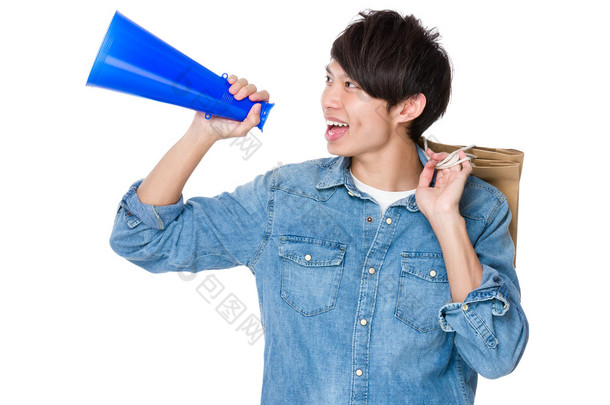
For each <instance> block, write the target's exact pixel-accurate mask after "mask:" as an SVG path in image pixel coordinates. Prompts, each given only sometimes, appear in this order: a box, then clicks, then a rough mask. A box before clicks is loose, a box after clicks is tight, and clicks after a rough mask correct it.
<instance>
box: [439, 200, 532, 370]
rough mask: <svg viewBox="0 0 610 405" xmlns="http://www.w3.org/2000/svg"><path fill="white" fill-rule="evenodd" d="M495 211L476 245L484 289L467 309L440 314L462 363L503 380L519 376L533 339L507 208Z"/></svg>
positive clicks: (450, 307) (460, 306)
mask: <svg viewBox="0 0 610 405" xmlns="http://www.w3.org/2000/svg"><path fill="white" fill-rule="evenodd" d="M496 211H497V212H496V214H495V215H492V219H491V220H490V222H489V224H488V226H487V228H486V229H485V231H484V232H483V234H482V235H481V236H480V237H479V239H478V240H477V242H476V243H475V245H474V249H475V252H476V253H477V255H478V257H479V261H480V262H481V265H482V266H483V276H482V279H481V284H480V286H479V287H478V288H476V289H475V290H473V291H471V292H470V293H469V294H468V296H467V297H466V299H465V300H464V302H463V303H449V304H446V305H444V306H443V307H442V308H441V309H440V311H439V321H440V324H441V327H442V329H443V330H444V331H445V332H455V345H456V346H457V348H458V351H459V353H460V355H461V356H462V358H463V359H464V360H465V361H466V362H467V363H468V364H469V365H470V366H471V367H472V368H473V369H474V370H476V371H477V372H478V373H479V374H481V375H482V376H483V377H486V378H498V377H501V376H503V375H506V374H509V373H510V372H511V371H512V370H514V368H515V367H516V366H517V364H518V363H519V360H520V359H521V356H522V355H523V351H524V349H525V346H526V344H527V340H528V335H529V325H528V322H527V318H526V317H525V313H524V312H523V308H522V307H521V295H520V294H521V291H520V287H519V282H518V280H517V274H516V271H515V268H514V266H513V258H514V253H515V250H514V245H513V242H512V239H511V237H510V233H509V230H508V225H509V224H510V220H511V213H510V210H509V208H508V203H507V202H506V201H503V203H501V204H499V206H498V208H497V210H496Z"/></svg>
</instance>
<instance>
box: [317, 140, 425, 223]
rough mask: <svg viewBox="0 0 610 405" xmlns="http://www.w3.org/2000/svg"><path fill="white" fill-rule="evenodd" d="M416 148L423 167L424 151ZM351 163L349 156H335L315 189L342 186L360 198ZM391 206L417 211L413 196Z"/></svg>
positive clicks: (360, 194)
mask: <svg viewBox="0 0 610 405" xmlns="http://www.w3.org/2000/svg"><path fill="white" fill-rule="evenodd" d="M416 147H417V154H418V156H419V160H420V161H421V163H422V165H425V164H426V162H427V161H428V159H427V157H426V154H425V153H424V150H423V149H422V148H421V147H419V146H418V145H416ZM351 163H352V158H351V157H349V156H337V157H336V158H334V159H332V160H331V161H330V162H329V164H328V165H327V166H326V167H325V170H326V171H327V173H326V175H324V176H323V177H322V180H320V181H319V182H318V184H316V188H317V189H318V190H323V189H327V188H331V187H336V186H340V185H344V186H345V188H347V190H348V192H350V194H352V195H355V196H358V197H361V198H362V193H361V192H360V190H358V188H356V186H355V184H354V181H353V180H352V175H351V174H350V172H349V168H350V166H351ZM392 205H403V206H405V207H406V208H407V209H408V210H409V211H413V212H416V211H419V208H418V207H417V203H416V201H415V195H414V194H412V195H410V196H407V197H405V198H403V199H400V200H398V201H396V202H395V203H394V204H392Z"/></svg>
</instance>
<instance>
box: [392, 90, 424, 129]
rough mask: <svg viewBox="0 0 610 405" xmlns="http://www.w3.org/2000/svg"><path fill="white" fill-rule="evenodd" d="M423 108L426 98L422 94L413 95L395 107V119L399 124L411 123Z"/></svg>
mask: <svg viewBox="0 0 610 405" xmlns="http://www.w3.org/2000/svg"><path fill="white" fill-rule="evenodd" d="M425 106H426V96H424V95H423V93H418V94H415V95H414V96H411V97H409V98H408V99H406V100H405V101H403V102H402V103H399V104H398V105H397V106H396V111H397V113H398V115H397V116H396V119H397V120H398V122H401V123H405V122H409V121H413V120H414V119H415V118H417V117H419V116H420V114H421V113H422V111H424V107H425Z"/></svg>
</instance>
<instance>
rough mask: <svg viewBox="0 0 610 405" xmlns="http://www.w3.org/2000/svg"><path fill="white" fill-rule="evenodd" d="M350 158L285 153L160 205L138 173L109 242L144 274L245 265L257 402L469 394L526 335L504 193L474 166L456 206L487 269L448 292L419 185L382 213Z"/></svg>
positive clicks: (396, 400)
mask: <svg viewBox="0 0 610 405" xmlns="http://www.w3.org/2000/svg"><path fill="white" fill-rule="evenodd" d="M418 153H419V156H420V159H421V160H422V163H425V161H426V160H425V156H424V155H423V151H422V150H421V149H418ZM350 163H351V159H350V158H349V157H340V156H339V157H329V158H322V159H316V160H310V161H306V162H302V163H298V164H287V165H284V166H280V167H277V168H275V169H273V170H271V171H268V172H267V173H265V174H262V175H259V176H257V177H256V178H254V179H253V180H252V181H251V182H249V183H247V184H244V185H241V186H239V187H237V188H236V189H235V190H234V191H233V192H231V193H229V192H224V193H221V194H219V195H217V196H215V197H198V198H192V199H190V200H188V201H187V202H186V203H184V202H183V200H182V198H181V199H180V201H179V202H178V203H176V204H174V205H170V206H153V205H147V204H143V203H141V202H140V201H139V199H138V196H137V194H136V189H137V187H138V186H139V184H140V182H141V181H138V182H136V183H135V184H134V185H133V186H132V187H131V188H130V190H129V191H128V192H127V194H126V195H125V196H124V198H123V200H122V201H121V204H120V206H119V210H118V213H117V216H116V220H115V224H114V229H113V232H112V235H111V240H110V242H111V246H112V248H113V249H114V250H115V251H116V252H117V253H118V254H119V255H121V256H123V257H125V258H126V259H127V260H129V261H131V262H133V263H135V264H136V265H138V266H141V267H143V268H144V269H146V270H148V271H150V272H153V273H161V272H167V271H189V272H198V271H201V270H209V269H225V268H230V267H235V266H242V265H243V266H247V267H248V268H249V269H250V270H251V272H252V273H253V274H254V276H255V279H256V286H257V290H258V298H259V305H260V312H261V323H262V326H263V329H264V337H265V349H264V374H263V385H262V398H261V404H264V405H276V404H277V405H279V404H282V405H286V404H298V405H304V404H315V405H330V404H332V405H335V404H336V405H348V404H349V405H352V404H358V405H364V404H371V405H377V404H379V405H381V404H393V405H395V404H472V403H473V402H474V395H475V390H476V385H477V374H481V375H482V376H484V377H487V378H497V377H500V376H503V375H505V374H508V373H510V372H511V371H512V370H513V369H514V368H515V366H516V365H517V363H518V362H519V360H520V358H521V355H522V354H523V351H524V349H525V346H526V343H527V339H528V323H527V320H526V317H525V314H524V312H523V309H522V308H521V304H520V288H519V283H518V280H517V275H516V273H515V269H514V267H513V256H514V246H513V242H512V240H511V238H510V235H509V232H508V225H509V222H510V219H511V215H510V211H509V208H508V204H507V201H506V198H505V197H504V195H503V194H502V193H500V192H499V191H498V190H497V189H496V188H494V187H492V186H491V185H489V184H487V183H485V182H483V181H482V180H480V179H478V178H476V177H473V176H470V177H469V179H468V181H467V182H466V185H465V187H464V192H463V195H462V199H461V202H460V212H461V214H462V216H463V217H464V219H465V222H466V228H467V231H468V236H469V238H470V241H471V242H472V245H473V246H474V249H475V251H476V253H477V255H478V257H479V260H480V262H481V264H482V266H483V277H482V281H481V284H480V286H479V287H478V288H476V289H475V290H473V291H472V292H470V294H468V296H467V297H466V299H465V300H464V302H451V294H450V290H449V283H448V277H447V270H446V268H445V263H444V260H443V253H442V251H441V248H440V245H439V242H438V240H437V238H436V236H435V234H434V232H433V230H432V228H431V226H430V224H429V222H428V220H427V219H426V217H425V216H424V215H423V214H422V213H421V212H420V210H419V209H418V207H417V203H416V200H415V196H414V195H411V196H408V197H406V198H403V199H401V200H398V201H396V202H394V203H393V204H391V205H390V206H389V207H388V208H387V210H386V212H385V214H384V215H383V216H381V211H380V207H379V205H378V204H377V203H376V202H375V200H374V199H373V198H372V197H370V196H369V195H368V194H366V193H364V192H361V191H359V190H358V189H357V188H356V187H355V186H354V182H353V178H352V177H351V175H350V174H349V166H350Z"/></svg>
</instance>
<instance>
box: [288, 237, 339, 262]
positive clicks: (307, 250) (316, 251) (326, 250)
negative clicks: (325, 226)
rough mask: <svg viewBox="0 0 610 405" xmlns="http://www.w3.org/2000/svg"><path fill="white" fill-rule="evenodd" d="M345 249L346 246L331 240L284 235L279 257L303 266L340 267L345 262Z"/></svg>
mask: <svg viewBox="0 0 610 405" xmlns="http://www.w3.org/2000/svg"><path fill="white" fill-rule="evenodd" d="M345 248H346V245H345V244H343V243H339V242H335V241H331V240H325V239H318V238H309V237H305V236H293V235H284V236H282V237H281V240H280V248H279V255H280V256H281V257H283V258H286V259H289V260H292V261H294V262H296V263H298V264H300V265H301V266H338V265H340V264H341V262H342V261H343V256H344V255H345Z"/></svg>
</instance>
